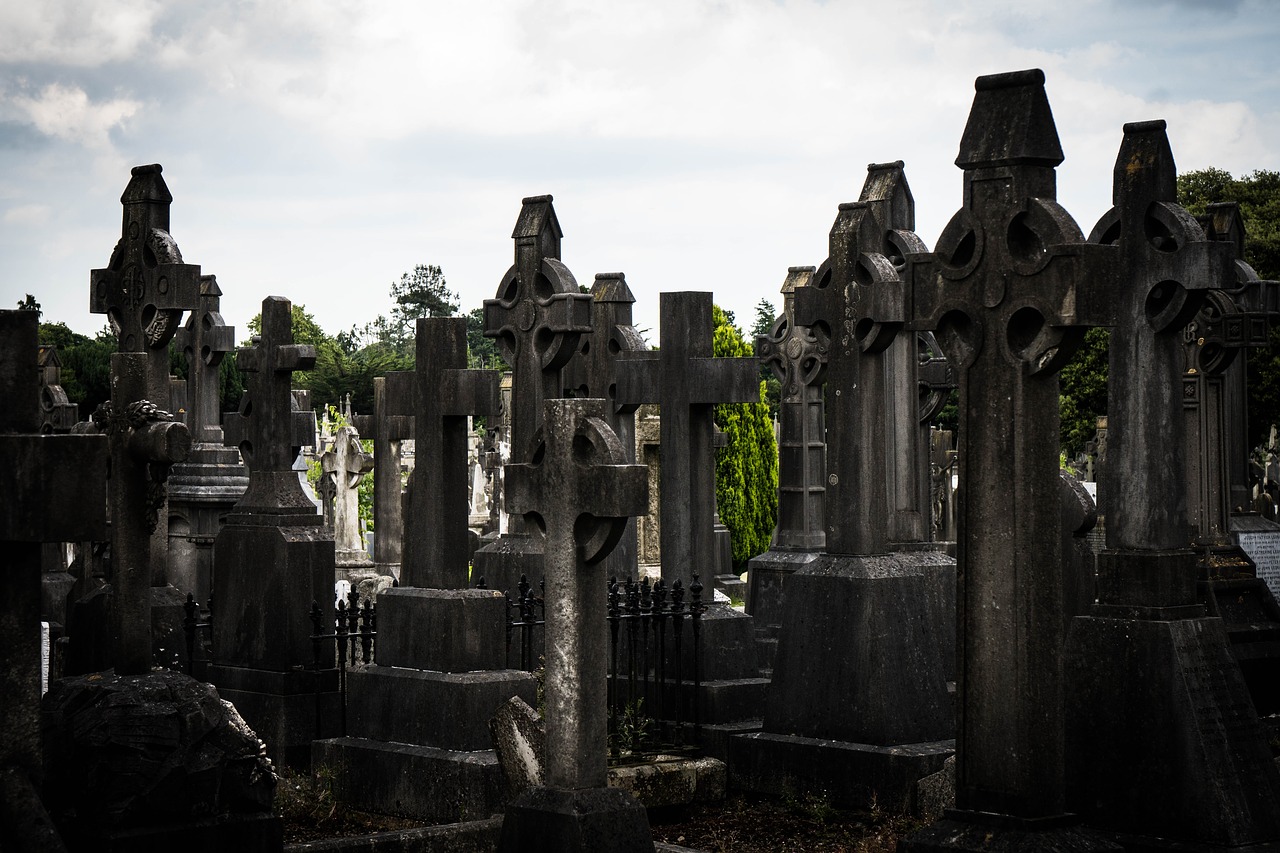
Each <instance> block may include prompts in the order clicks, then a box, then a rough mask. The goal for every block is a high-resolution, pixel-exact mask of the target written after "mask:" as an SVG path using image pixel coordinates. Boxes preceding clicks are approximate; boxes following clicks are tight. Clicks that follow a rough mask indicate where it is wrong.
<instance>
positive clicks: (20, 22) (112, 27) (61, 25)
mask: <svg viewBox="0 0 1280 853" xmlns="http://www.w3.org/2000/svg"><path fill="white" fill-rule="evenodd" d="M160 8H161V4H160V3H159V2H158V0H40V2H20V0H19V2H11V3H0V57H3V61H4V62H6V63H17V62H49V63H58V64H61V65H69V66H78V67H94V66H99V65H102V64H104V63H107V62H113V61H116V60H121V59H126V58H130V57H132V56H133V55H134V54H135V52H136V50H137V49H138V47H139V45H141V44H143V43H144V42H145V41H147V40H148V39H149V38H150V36H151V27H152V24H153V23H154V22H155V19H156V16H157V14H158V12H159V10H160Z"/></svg>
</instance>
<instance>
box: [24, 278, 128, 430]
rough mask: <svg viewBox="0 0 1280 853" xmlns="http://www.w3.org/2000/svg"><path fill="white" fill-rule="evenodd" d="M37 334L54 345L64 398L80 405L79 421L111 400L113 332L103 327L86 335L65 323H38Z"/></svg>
mask: <svg viewBox="0 0 1280 853" xmlns="http://www.w3.org/2000/svg"><path fill="white" fill-rule="evenodd" d="M31 301H32V302H34V300H31ZM35 304H36V305H39V303H35ZM27 310H31V309H27ZM38 335H39V340H40V343H41V344H44V345H52V346H56V347H57V348H58V360H59V361H60V362H61V363H62V390H63V391H65V392H66V394H67V399H68V400H70V401H71V402H73V403H77V404H78V405H79V406H80V412H79V416H80V420H87V419H88V417H89V416H90V415H91V414H93V411H94V409H96V408H98V406H99V405H100V404H102V403H105V402H106V401H107V400H109V399H111V354H112V353H113V352H115V351H116V337H115V335H113V334H111V330H110V329H108V328H105V327H104V328H103V330H102V331H101V332H99V333H98V334H97V336H96V337H92V338H90V337H88V336H87V335H82V334H79V333H78V332H73V331H71V329H70V328H68V327H67V325H66V324H65V323H41V324H40V328H39V332H38Z"/></svg>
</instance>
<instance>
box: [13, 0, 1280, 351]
mask: <svg viewBox="0 0 1280 853" xmlns="http://www.w3.org/2000/svg"><path fill="white" fill-rule="evenodd" d="M1277 43H1280V3H1276V2H1273V0H1217V2H1212V1H1211V0H1202V1H1201V2H1198V1H1197V0H1176V1H1175V0H1072V2H1043V3H1042V2H1030V0H1021V2H998V0H895V2H892V3H884V2H877V3H872V2H862V0H844V1H842V0H828V2H815V0H738V1H737V2H735V0H721V2H713V1H712V0H639V2H631V0H609V2H599V0H595V2H584V1H583V0H537V2H529V1H528V0H496V1H495V2H489V0H474V1H473V2H465V3H460V2H454V3H447V4H446V3H442V2H415V3H406V2H399V0H333V2H323V3H321V2H314V0H278V1H277V2H267V0H236V2H225V0H207V1H205V2H187V1H186V0H181V2H154V0H41V2H38V3H23V2H8V3H2V4H0V307H5V308H12V307H14V306H15V303H16V302H17V301H18V300H20V299H22V297H23V295H24V294H26V293H32V294H34V295H35V297H36V299H37V300H38V301H39V302H40V303H41V304H42V305H43V307H44V310H45V317H44V319H45V320H60V321H63V322H66V323H67V324H68V325H70V326H71V327H72V328H74V329H76V330H78V331H82V332H85V333H93V332H95V331H97V330H98V329H100V328H102V326H103V324H104V318H102V317H100V316H95V315H91V314H89V312H88V303H89V287H88V285H89V270H90V269H92V268H94V267H102V266H105V265H106V262H107V259H108V257H109V256H110V253H111V249H112V247H113V245H114V244H115V242H116V240H117V238H118V237H119V229H120V206H119V196H120V193H121V191H122V190H123V189H124V187H125V184H126V183H127V182H128V178H129V168H130V167H131V166H134V165H137V164H142V163H161V164H163V166H164V175H165V178H166V180H167V181H168V184H169V188H170V189H171V191H172V192H173V195H174V203H173V208H172V231H173V235H174V237H175V238H176V240H177V242H178V245H179V246H180V247H181V249H182V252H183V255H184V259H185V260H186V261H187V262H188V263H195V264H200V265H201V266H202V269H203V271H204V272H206V273H208V272H212V273H216V274H217V276H218V281H219V283H220V285H221V286H222V289H223V291H224V293H225V296H224V298H223V314H224V316H225V317H226V319H227V320H228V322H231V323H234V324H236V325H237V327H238V337H244V335H245V331H244V324H245V321H246V320H247V319H248V318H249V317H251V316H252V315H253V314H254V313H256V312H257V310H258V306H259V305H260V303H261V300H262V298H263V297H265V296H267V295H272V294H275V295H282V296H287V297H289V298H290V299H292V300H293V301H294V302H295V303H302V304H305V305H306V307H307V309H308V310H310V311H311V312H312V313H313V314H314V315H315V317H316V319H317V320H318V321H319V323H320V325H321V326H322V327H324V328H325V329H326V331H328V332H330V333H336V332H338V331H340V330H343V329H347V328H350V327H351V326H352V325H363V324H364V323H366V322H368V321H369V320H372V319H373V318H374V317H375V316H376V315H378V314H379V313H386V312H388V311H389V310H390V307H391V301H390V297H389V296H388V289H389V286H390V284H391V282H392V281H394V280H396V279H398V278H399V277H400V275H401V273H403V272H405V271H407V270H411V269H412V268H413V267H414V265H415V264H420V263H428V264H438V265H439V266H441V267H443V269H444V272H445V275H446V277H447V278H448V282H449V285H450V286H451V287H452V288H453V289H454V290H457V291H459V292H460V293H461V297H462V304H463V308H464V309H470V308H472V307H475V306H478V305H479V304H480V303H481V301H482V300H483V299H485V298H488V297H491V296H493V295H494V291H495V290H496V288H497V285H498V282H499V280H500V279H501V277H502V274H503V272H504V271H505V270H506V268H507V267H508V266H509V265H510V263H511V260H512V253H513V249H512V244H511V240H510V234H511V228H512V226H513V224H514V223H515V217H516V214H517V212H518V211H519V208H520V199H521V198H522V197H524V196H529V195H539V194H545V193H551V194H553V195H554V196H555V205H556V211H557V213H558V215H559V219H560V223H561V225H562V226H563V228H564V232H565V240H564V251H563V258H564V261H565V263H567V264H568V266H569V268H570V269H571V270H573V272H574V274H575V275H576V276H577V278H578V281H579V282H581V283H583V284H587V285H590V283H591V282H592V280H593V278H594V275H595V273H597V272H603V271H616V270H621V271H624V272H625V273H626V274H627V280H628V282H629V283H630V284H631V287H632V289H633V290H634V292H635V294H636V297H637V300H638V302H637V305H636V314H637V325H640V326H641V327H643V328H647V329H648V330H650V337H651V339H652V340H656V332H657V326H658V316H657V304H658V299H657V295H658V293H659V292H660V291H664V290H710V291H713V292H714V293H715V298H716V301H717V302H719V303H720V304H721V305H723V306H725V307H726V308H729V309H731V310H733V311H735V312H736V313H737V316H738V318H739V322H740V323H741V324H742V325H744V326H748V327H749V326H750V325H751V322H752V319H753V316H754V307H755V305H756V304H757V302H759V300H760V299H762V298H765V299H769V300H770V301H772V302H773V303H774V304H775V305H778V304H780V298H779V295H778V288H779V287H780V285H781V284H782V281H783V278H784V276H785V274H786V269H787V267H788V266H792V265H798V264H817V263H819V262H820V261H821V260H822V259H823V258H824V257H825V255H826V240H827V231H828V230H829V228H830V226H831V223H832V221H833V219H834V217H835V213H836V209H837V205H838V204H839V203H840V202H842V201H852V200H856V199H857V197H858V193H859V189H860V187H861V185H862V182H863V178H864V177H865V174H866V166H867V164H868V163H872V162H884V161H888V160H897V159H901V160H904V161H905V162H906V169H907V176H908V180H909V182H910V184H911V187H912V190H913V192H914V195H915V199H916V210H917V231H918V232H919V233H920V235H921V237H922V238H923V239H924V240H925V242H926V243H928V244H929V245H931V246H932V245H933V243H934V241H935V240H936V239H937V236H938V234H939V233H940V232H941V230H942V227H943V226H944V225H945V224H946V222H947V220H948V219H949V218H950V216H951V214H952V213H953V212H954V211H955V209H956V207H958V206H959V204H960V191H961V173H960V171H959V170H958V169H956V168H955V166H954V165H953V161H954V159H955V156H956V149H957V145H958V142H959V138H960V133H961V131H962V130H963V127H964V122H965V117H966V115H967V112H968V109H969V105H970V103H971V101H972V97H973V80H974V78H975V77H976V76H978V75H982V74H989V73H994V72H999V71H1011V70H1017V69H1022V68H1030V67H1038V68H1042V69H1044V71H1045V73H1046V76H1047V89H1048V93H1049V98H1050V101H1051V103H1052V105H1053V110H1054V115H1055V118H1056V120H1057V124H1058V132H1059V134H1060V136H1061V138H1062V145H1063V150H1064V151H1065V153H1066V158H1067V159H1066V162H1065V163H1064V164H1063V166H1062V167H1061V168H1060V169H1059V173H1058V174H1059V179H1058V180H1059V199H1060V200H1061V201H1062V202H1063V204H1064V205H1065V206H1066V207H1067V209H1068V210H1069V211H1070V212H1071V213H1072V214H1073V215H1074V216H1075V217H1076V219H1077V220H1078V221H1079V223H1080V225H1081V227H1082V229H1083V230H1084V231H1085V232H1086V233H1087V232H1088V231H1089V230H1090V228H1091V227H1092V225H1093V222H1094V221H1095V220H1096V219H1097V218H1098V217H1099V216H1100V215H1101V214H1102V213H1103V212H1104V211H1105V209H1106V208H1107V206H1108V205H1109V202H1110V184H1111V167H1112V164H1113V161H1114V158H1115V152H1116V148H1117V146H1118V145H1119V143H1120V137H1121V126H1122V125H1123V124H1124V123H1125V122H1127V121H1138V120H1145V119H1152V118H1165V119H1167V120H1168V122H1169V134H1170V138H1171V140H1172V143H1173V148H1174V154H1175V156H1176V157H1177V161H1178V165H1179V168H1180V169H1182V170H1190V169H1200V168H1204V167H1207V166H1217V167H1219V168H1223V169H1226V170H1228V171H1230V172H1232V173H1233V174H1243V173H1248V172H1251V171H1253V170H1255V169H1273V170H1274V169H1280V73H1278V72H1277V70H1276V65H1275V54H1276V47H1275V46H1276V44H1277ZM1268 139H1270V140H1271V142H1270V143H1268V142H1267V141H1266V140H1268Z"/></svg>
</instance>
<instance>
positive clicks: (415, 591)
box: [378, 587, 510, 672]
mask: <svg viewBox="0 0 1280 853" xmlns="http://www.w3.org/2000/svg"><path fill="white" fill-rule="evenodd" d="M509 609H510V608H509V607H508V606H507V601H506V599H505V598H503V597H502V593H500V592H498V591H497V590H494V589H419V588H416V587H398V588H396V589H388V590H385V591H384V592H383V593H382V594H381V595H379V596H378V663H379V664H383V665H386V666H400V667H411V668H415V669H431V670H436V671H438V672H471V671H472V670H478V669H502V668H504V667H505V666H506V654H507V651H506V650H507V615H508V614H507V611H508V610H509Z"/></svg>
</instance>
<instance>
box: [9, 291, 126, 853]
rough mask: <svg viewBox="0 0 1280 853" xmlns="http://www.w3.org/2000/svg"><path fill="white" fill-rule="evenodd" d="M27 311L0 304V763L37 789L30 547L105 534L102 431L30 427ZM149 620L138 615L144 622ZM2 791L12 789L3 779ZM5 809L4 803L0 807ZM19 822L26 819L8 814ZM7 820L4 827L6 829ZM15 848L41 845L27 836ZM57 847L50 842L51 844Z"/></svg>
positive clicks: (35, 586) (33, 321)
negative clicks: (0, 556) (0, 559)
mask: <svg viewBox="0 0 1280 853" xmlns="http://www.w3.org/2000/svg"><path fill="white" fill-rule="evenodd" d="M38 320H39V316H38V314H37V313H36V312H34V311H0V397H3V399H4V401H5V405H4V406H3V407H0V458H2V459H4V465H3V467H0V492H2V493H3V494H4V496H5V497H4V500H2V501H0V542H3V548H4V554H5V560H4V562H5V566H4V569H3V570H2V571H0V644H2V645H3V648H4V650H5V651H4V654H5V665H4V666H3V667H0V717H3V719H4V721H5V724H4V726H3V727H2V728H0V768H3V770H4V772H5V773H6V775H7V774H9V773H11V772H13V771H14V770H16V771H17V772H18V773H19V774H22V775H25V776H26V777H27V778H28V779H29V780H30V781H31V783H32V784H33V785H34V786H35V787H36V789H37V791H38V790H39V787H40V784H41V780H42V777H43V774H44V768H43V765H42V761H41V752H40V743H41V734H40V611H41V606H40V597H41V596H40V551H41V543H43V542H77V541H89V540H105V539H106V538H107V535H108V534H107V518H106V506H107V497H106V483H107V467H108V456H107V439H106V438H104V437H103V436H100V435H48V434H43V435H42V434H41V432H40V415H39V407H38V402H39V398H40V377H39V373H38V372H37V370H36V358H37V355H36V353H37V349H38V347H37V343H36V330H37V325H38ZM149 621H150V620H148V623H149ZM5 789H6V791H10V790H12V789H11V788H10V787H9V786H8V785H6V786H5ZM5 811H8V809H5ZM16 823H17V824H18V825H19V826H25V825H28V821H26V820H23V821H16ZM9 831H12V826H9V827H6V832H9ZM10 840H11V841H13V842H14V843H16V844H17V846H18V847H19V848H22V849H32V850H36V849H54V848H53V847H52V846H49V847H47V848H46V846H45V843H37V842H36V841H32V840H27V839H21V838H19V839H14V838H12V837H10ZM59 846H60V845H59Z"/></svg>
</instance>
